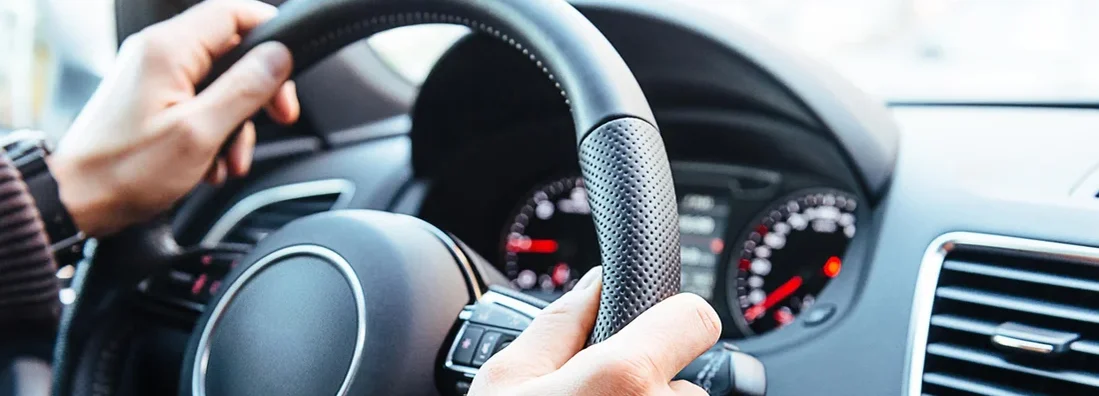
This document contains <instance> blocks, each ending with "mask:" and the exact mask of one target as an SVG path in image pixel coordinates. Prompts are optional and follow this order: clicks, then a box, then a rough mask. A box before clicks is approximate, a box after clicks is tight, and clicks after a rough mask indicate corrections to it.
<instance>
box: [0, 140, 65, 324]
mask: <svg viewBox="0 0 1099 396" xmlns="http://www.w3.org/2000/svg"><path fill="white" fill-rule="evenodd" d="M56 271H57V268H56V264H55V263H54V260H53V255H52V253H51V251H50V242H49V238H48V237H47V235H46V232H45V228H44V226H43V223H42V220H41V218H40V216H39V214H38V210H37V208H36V206H35V202H34V198H33V197H32V196H31V194H30V192H29V191H28V189H27V186H26V184H25V183H24V182H23V180H22V177H21V175H20V174H19V171H18V170H17V169H16V168H15V166H14V165H12V163H11V160H10V159H9V158H8V157H7V156H5V155H3V154H0V329H13V330H18V328H19V327H23V326H32V325H41V324H53V323H55V322H56V321H57V317H58V313H59V311H60V303H59V301H58V282H57V278H56V276H55V273H56Z"/></svg>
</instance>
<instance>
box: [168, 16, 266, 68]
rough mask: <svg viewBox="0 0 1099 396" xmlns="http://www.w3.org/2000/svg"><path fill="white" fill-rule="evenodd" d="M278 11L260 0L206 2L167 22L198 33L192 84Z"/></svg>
mask: <svg viewBox="0 0 1099 396" xmlns="http://www.w3.org/2000/svg"><path fill="white" fill-rule="evenodd" d="M277 14H278V8H275V6H273V5H270V4H267V3H263V2H260V1H257V0H218V1H205V2H201V3H199V4H198V5H196V6H194V7H191V8H190V9H188V10H187V11H185V12H184V13H182V14H180V15H179V16H177V17H175V18H172V19H169V20H168V21H166V22H164V25H165V26H164V28H165V29H166V30H168V31H177V32H187V33H188V34H195V35H197V36H196V37H195V38H196V39H197V40H198V44H199V46H198V49H199V51H196V52H195V53H194V54H193V56H194V57H195V60H196V61H197V63H196V67H195V68H193V69H192V70H188V73H187V74H188V78H189V79H190V80H191V83H192V84H197V83H198V82H199V81H200V80H202V78H203V77H205V76H206V73H208V72H209V71H210V65H211V64H212V63H213V60H214V59H216V58H218V57H220V56H221V55H223V54H225V53H226V52H229V50H231V49H233V48H235V47H236V46H237V45H238V44H240V40H241V35H242V34H244V33H247V32H248V31H250V30H252V29H254V28H255V27H256V26H259V25H260V24H262V23H263V22H266V21H268V20H270V19H271V18H274V17H275V15H277Z"/></svg>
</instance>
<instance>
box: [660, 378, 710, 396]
mask: <svg viewBox="0 0 1099 396" xmlns="http://www.w3.org/2000/svg"><path fill="white" fill-rule="evenodd" d="M668 388H671V390H672V392H671V393H672V394H673V395H676V396H710V394H709V393H706V391H705V390H703V389H702V388H700V387H699V386H698V385H695V384H692V383H691V382H689V381H685V380H679V381H672V383H670V384H668Z"/></svg>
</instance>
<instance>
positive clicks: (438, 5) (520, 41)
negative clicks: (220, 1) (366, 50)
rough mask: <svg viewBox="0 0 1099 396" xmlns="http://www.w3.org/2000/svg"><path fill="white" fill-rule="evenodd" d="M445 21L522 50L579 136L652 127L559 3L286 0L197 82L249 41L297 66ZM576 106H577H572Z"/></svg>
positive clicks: (595, 43) (602, 49)
mask: <svg viewBox="0 0 1099 396" xmlns="http://www.w3.org/2000/svg"><path fill="white" fill-rule="evenodd" d="M425 23H449V24H460V25H466V26H469V27H470V28H472V29H473V30H474V31H480V32H484V33H487V34H490V35H494V36H496V37H498V38H500V39H501V40H504V41H505V42H507V43H508V44H510V45H512V46H514V47H515V48H516V49H517V50H519V51H523V53H524V54H527V55H528V56H530V59H531V61H532V62H534V63H535V64H536V65H538V66H539V67H542V69H543V71H545V73H546V74H547V76H548V77H549V79H550V80H553V81H555V82H556V83H558V84H559V85H558V88H560V89H561V92H562V95H563V96H564V98H565V100H566V101H567V102H568V103H570V105H572V106H571V107H572V115H573V121H574V124H575V125H576V130H577V131H578V133H579V134H580V135H579V136H580V137H578V139H577V140H578V141H579V140H580V138H582V137H583V135H586V134H587V133H588V132H589V131H591V130H593V129H595V128H596V127H598V126H600V125H602V124H604V123H606V122H607V121H610V120H614V119H617V118H621V117H635V118H639V119H642V120H644V121H646V122H648V123H650V124H653V125H656V121H655V118H654V117H653V115H652V110H651V109H650V108H649V105H648V102H647V101H646V100H645V95H644V93H643V92H642V91H641V88H640V86H638V84H637V81H636V79H634V77H633V74H632V73H631V72H630V70H629V68H628V67H627V66H626V63H625V61H623V60H622V58H621V57H620V56H618V53H617V52H616V51H615V50H614V47H612V46H611V44H610V42H608V41H607V39H606V38H604V37H603V35H602V34H601V33H600V32H599V30H598V29H596V27H595V26H594V25H592V24H591V22H589V21H588V20H587V19H586V18H584V16H583V15H581V14H580V12H579V11H577V10H576V9H575V8H573V7H572V6H571V5H569V4H568V3H567V2H565V1H561V0H553V1H544V0H539V1H531V0H314V1H289V2H286V3H285V4H283V5H282V6H281V7H280V8H279V16H278V17H277V18H275V19H273V20H271V21H269V22H268V23H266V24H263V25H261V26H259V27H257V28H256V29H255V30H254V31H252V32H250V33H249V34H248V35H247V36H246V37H245V38H244V39H243V41H242V43H241V45H240V46H239V47H237V48H236V49H234V50H233V51H231V52H229V53H228V54H226V55H224V56H223V57H222V58H221V59H219V60H218V61H217V62H215V64H214V67H213V71H212V72H211V74H210V78H209V79H207V81H206V82H204V83H203V84H200V87H201V86H205V85H207V84H208V82H209V81H212V80H213V79H215V78H216V76H218V75H220V74H221V73H223V72H225V70H227V69H228V68H229V67H230V66H231V65H232V64H233V63H235V62H236V61H237V60H239V59H240V58H241V57H243V56H244V55H245V54H246V53H247V52H248V51H250V50H251V49H252V48H255V46H257V45H259V44H261V43H264V42H267V41H278V42H281V43H283V44H284V45H286V46H287V47H289V48H290V51H291V53H293V57H294V70H295V72H300V71H302V70H305V69H308V68H309V67H311V66H312V65H313V64H315V63H316V62H318V61H320V60H321V59H324V58H326V57H327V56H328V55H331V54H332V53H334V52H335V51H337V50H339V49H341V48H343V47H344V46H346V45H348V44H351V43H353V42H355V41H357V40H360V39H362V38H365V37H369V36H371V35H373V34H374V33H377V32H381V31H384V30H388V29H391V28H395V27H401V26H409V25H417V24H425ZM576 104H582V105H576Z"/></svg>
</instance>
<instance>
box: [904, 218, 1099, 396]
mask: <svg viewBox="0 0 1099 396" xmlns="http://www.w3.org/2000/svg"><path fill="white" fill-rule="evenodd" d="M958 238H959V239H958V240H955V241H954V242H952V243H953V245H950V246H949V248H946V249H945V250H946V251H947V253H946V256H945V257H942V262H941V264H942V267H941V268H940V269H939V271H938V278H937V279H936V284H935V289H934V290H933V292H931V296H927V294H921V295H922V296H923V298H930V303H931V312H930V314H929V316H925V317H924V318H925V320H927V321H928V322H925V323H927V326H928V328H926V330H927V333H926V334H927V338H926V339H925V340H920V342H921V344H920V346H921V348H922V349H923V351H924V356H923V358H924V359H923V361H922V365H921V366H920V367H921V368H922V371H917V372H914V373H912V375H914V377H913V379H914V380H916V381H918V382H919V383H920V384H921V385H922V388H921V392H923V393H934V394H941V395H996V396H1001V395H1002V396H1016V395H1099V265H1097V264H1099V249H1095V248H1091V247H1086V246H1076V245H1066V244H1057V243H1051V242H1044V241H1035V240H1026V239H1019V238H1010V237H998V236H990V235H977V234H972V235H971V234H959V236H958ZM943 246H947V245H943ZM924 290H926V289H924ZM924 293H927V291H925V292H924ZM997 335H999V336H1003V337H1008V338H1007V339H1009V340H1010V339H1015V340H1018V341H1020V345H1019V346H1018V347H1016V346H1013V345H1012V344H1011V343H1005V342H1003V340H1004V338H1001V339H998V341H999V342H997V340H996V339H995V336H997ZM924 341H926V343H922V342H924ZM1025 343H1031V344H1029V345H1031V346H1033V348H1031V349H1027V348H1026V346H1027V345H1028V344H1025Z"/></svg>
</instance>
